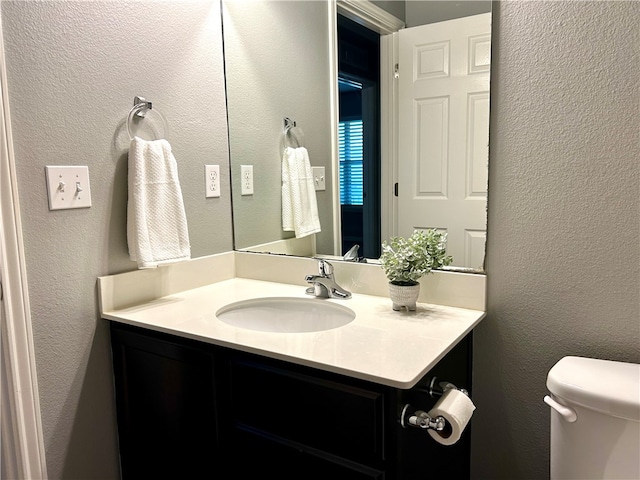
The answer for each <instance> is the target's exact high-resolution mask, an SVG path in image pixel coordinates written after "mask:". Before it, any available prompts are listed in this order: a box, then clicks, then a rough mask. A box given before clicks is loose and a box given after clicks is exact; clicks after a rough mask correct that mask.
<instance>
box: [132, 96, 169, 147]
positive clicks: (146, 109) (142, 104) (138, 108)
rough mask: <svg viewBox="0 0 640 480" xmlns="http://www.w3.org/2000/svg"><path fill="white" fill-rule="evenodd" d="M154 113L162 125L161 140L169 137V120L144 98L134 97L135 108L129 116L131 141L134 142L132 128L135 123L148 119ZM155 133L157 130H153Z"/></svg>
mask: <svg viewBox="0 0 640 480" xmlns="http://www.w3.org/2000/svg"><path fill="white" fill-rule="evenodd" d="M150 112H152V113H153V114H154V115H155V116H156V117H158V119H159V120H160V122H161V124H162V132H161V133H162V134H161V135H159V138H167V137H168V135H169V126H168V124H167V120H166V119H165V118H164V116H163V115H162V114H161V113H160V112H159V111H158V110H157V109H154V108H153V105H152V103H151V102H147V101H146V100H145V98H144V97H138V96H136V97H134V99H133V108H132V109H131V110H130V111H129V115H128V116H127V133H128V134H129V139H130V140H133V137H134V135H133V134H132V126H133V123H134V122H136V121H137V122H141V121H142V120H143V119H147V116H148V114H149V113H150ZM153 131H154V132H155V133H157V132H156V130H155V129H153Z"/></svg>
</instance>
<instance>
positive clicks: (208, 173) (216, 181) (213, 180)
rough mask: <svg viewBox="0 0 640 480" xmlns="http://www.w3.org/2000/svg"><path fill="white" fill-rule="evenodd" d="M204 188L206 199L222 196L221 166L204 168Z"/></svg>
mask: <svg viewBox="0 0 640 480" xmlns="http://www.w3.org/2000/svg"><path fill="white" fill-rule="evenodd" d="M204 188H205V194H204V196H205V197H206V198H217V197H219V196H220V165H205V166H204Z"/></svg>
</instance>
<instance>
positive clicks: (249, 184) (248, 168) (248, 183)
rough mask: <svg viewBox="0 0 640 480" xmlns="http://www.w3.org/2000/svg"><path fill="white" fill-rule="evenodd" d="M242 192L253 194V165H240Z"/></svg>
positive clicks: (243, 193) (242, 193)
mask: <svg viewBox="0 0 640 480" xmlns="http://www.w3.org/2000/svg"><path fill="white" fill-rule="evenodd" d="M240 177H241V180H240V181H241V182H242V183H241V185H240V194H241V195H253V165H240Z"/></svg>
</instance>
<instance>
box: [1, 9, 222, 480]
mask: <svg viewBox="0 0 640 480" xmlns="http://www.w3.org/2000/svg"><path fill="white" fill-rule="evenodd" d="M2 23H3V29H4V32H3V33H4V41H5V48H6V62H7V68H8V84H9V96H10V107H11V114H12V127H13V136H14V144H15V155H16V164H17V175H18V182H19V194H20V203H21V212H22V221H23V234H24V242H25V249H26V260H27V272H28V281H29V297H30V302H31V308H32V312H31V313H32V318H33V332H34V341H35V354H36V364H37V369H38V382H39V389H40V402H41V408H42V421H43V428H44V441H45V447H46V455H47V465H48V470H49V475H50V478H52V479H57V478H65V479H72V478H75V479H90V478H91V479H97V478H110V479H113V478H117V477H118V475H119V471H118V470H119V467H118V456H117V445H116V434H115V413H114V410H115V407H114V402H113V390H112V381H111V357H110V349H109V336H108V330H107V325H106V322H103V321H101V320H98V305H97V299H96V277H98V276H100V275H106V274H111V273H117V272H122V271H127V270H133V269H135V268H136V264H135V263H133V262H131V261H129V258H128V253H127V244H126V229H125V226H126V198H127V189H126V185H127V181H126V179H127V158H126V155H127V149H128V142H129V140H128V137H127V133H126V127H125V124H124V121H125V119H126V116H127V114H128V112H129V109H130V108H131V107H132V105H133V97H134V95H142V96H145V97H147V98H148V99H149V100H152V101H153V102H154V105H155V107H157V108H158V110H159V111H161V112H162V114H163V115H164V116H165V117H166V118H167V120H168V122H169V124H170V135H169V138H168V139H169V141H170V142H171V144H172V147H173V152H174V154H175V156H176V159H177V161H178V170H179V175H180V182H181V184H182V188H183V195H184V197H185V204H186V205H185V206H186V210H187V216H188V223H189V233H190V238H191V243H192V255H193V256H201V255H204V254H210V253H215V252H221V251H228V250H231V249H232V248H233V246H232V233H231V230H232V229H231V212H230V210H231V209H230V194H229V186H228V184H229V178H228V175H227V172H228V148H227V135H226V129H227V127H226V115H225V98H224V77H223V68H222V47H221V43H222V42H221V38H222V37H221V32H220V14H219V8H218V2H217V1H189V2H183V1H176V2H125V1H118V2H111V1H108V2H86V1H79V2H59V1H56V2H24V1H18V2H10V1H3V2H2ZM205 163H214V164H215V163H219V164H220V167H221V168H220V170H221V172H222V173H223V175H224V177H223V185H224V187H223V191H222V194H223V196H222V198H220V199H205V197H204V164H205ZM45 165H88V166H89V174H90V181H91V193H92V200H93V206H92V207H91V208H89V209H79V210H64V211H54V212H50V211H49V210H48V204H47V195H46V191H45V173H44V167H45Z"/></svg>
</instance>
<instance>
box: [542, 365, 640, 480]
mask: <svg viewBox="0 0 640 480" xmlns="http://www.w3.org/2000/svg"><path fill="white" fill-rule="evenodd" d="M547 388H548V389H549V391H550V392H551V396H546V397H545V399H544V401H545V402H546V403H547V404H549V405H550V406H551V407H552V408H551V480H560V479H581V480H584V479H626V480H632V479H640V365H638V364H635V363H626V362H613V361H609V360H598V359H594V358H584V357H572V356H569V357H564V358H563V359H561V360H560V361H559V362H558V363H556V364H555V365H554V366H553V367H552V368H551V370H550V371H549V374H548V376H547Z"/></svg>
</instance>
